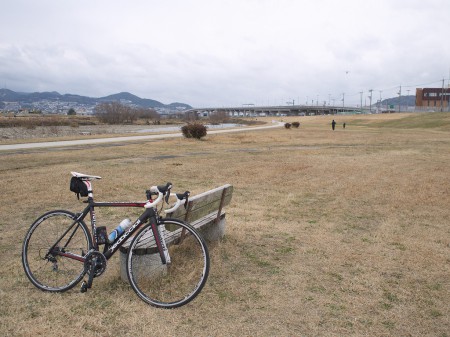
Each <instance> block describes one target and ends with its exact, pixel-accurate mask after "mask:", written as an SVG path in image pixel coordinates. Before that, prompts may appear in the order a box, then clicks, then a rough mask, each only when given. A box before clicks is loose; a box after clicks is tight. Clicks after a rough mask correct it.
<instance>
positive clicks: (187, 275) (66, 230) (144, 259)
mask: <svg viewBox="0 0 450 337" xmlns="http://www.w3.org/2000/svg"><path fill="white" fill-rule="evenodd" d="M71 174H72V176H73V177H72V180H71V190H72V191H74V190H73V189H72V183H74V184H75V185H77V192H76V193H77V196H78V197H79V194H81V196H82V197H85V196H87V200H84V201H83V202H84V203H87V206H86V207H85V208H84V210H83V211H82V212H80V213H76V214H75V213H72V212H70V211H67V210H54V211H50V212H47V213H45V214H43V215H41V216H40V217H39V218H37V219H36V220H35V221H34V222H33V224H32V225H31V227H30V229H29V230H28V232H27V234H26V235H25V239H24V242H23V247H22V264H23V267H24V270H25V273H26V275H27V277H28V279H29V280H30V281H31V283H32V284H33V285H34V286H36V287H37V288H39V289H41V290H43V291H49V292H64V291H67V290H69V289H72V288H73V287H74V286H76V285H77V284H78V283H79V282H80V281H81V280H82V279H83V277H84V276H85V275H87V276H88V278H87V281H86V280H84V281H83V282H82V285H81V292H86V291H87V290H88V289H89V288H91V287H92V283H93V280H94V278H96V277H98V276H100V275H101V274H103V272H104V271H105V270H106V266H107V261H108V260H109V259H110V258H111V256H113V255H114V253H116V252H117V250H119V249H120V248H121V247H122V246H123V245H124V243H125V242H127V241H129V242H131V243H130V244H129V247H128V253H127V255H126V256H127V257H126V271H127V277H128V281H129V283H130V285H131V287H132V289H133V290H134V292H135V293H136V294H137V295H138V296H139V298H140V299H142V300H143V301H144V302H146V303H147V304H150V305H152V306H154V307H159V308H168V309H169V308H176V307H180V306H182V305H185V304H187V303H189V302H190V301H192V300H193V299H194V298H195V297H196V296H197V295H198V294H199V293H200V291H201V290H202V288H203V286H204V285H205V283H206V280H207V278H208V274H209V268H210V260H209V253H208V248H207V246H206V243H205V241H204V239H203V238H202V236H201V235H200V234H199V233H198V231H197V230H196V229H195V228H194V227H193V226H191V225H190V224H188V223H186V222H184V221H180V220H176V219H170V218H163V217H162V216H161V215H160V214H159V213H160V212H161V211H162V206H161V209H160V210H158V208H157V206H158V204H159V203H160V202H161V201H163V205H164V203H166V204H168V201H169V197H170V196H175V197H176V202H175V205H174V206H173V207H172V208H170V209H166V211H165V212H166V213H170V212H173V211H174V210H175V209H176V208H178V207H179V206H180V205H181V204H183V201H184V205H185V207H186V203H187V200H188V197H189V192H188V191H186V192H185V193H183V194H176V193H171V188H172V185H171V183H167V184H166V185H164V186H152V187H151V188H150V189H149V190H147V191H146V197H147V199H146V201H144V202H96V201H94V194H93V190H92V182H93V181H94V180H98V179H101V177H99V176H93V175H87V174H82V173H78V172H71ZM96 207H143V208H144V212H143V213H142V214H141V215H140V216H139V217H138V219H137V220H135V221H134V223H132V224H131V226H130V227H128V229H126V230H125V231H124V232H123V233H122V234H121V235H119V236H118V237H117V238H116V239H115V241H113V242H112V243H110V242H108V240H107V238H106V227H100V226H97V223H96V217H95V208H96ZM88 214H89V215H90V220H91V230H89V228H88V226H87V225H86V223H85V222H84V219H85V217H86V216H87V215H88ZM102 245H103V252H100V246H102Z"/></svg>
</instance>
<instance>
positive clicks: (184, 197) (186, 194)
mask: <svg viewBox="0 0 450 337" xmlns="http://www.w3.org/2000/svg"><path fill="white" fill-rule="evenodd" d="M190 194H191V192H189V191H186V192H184V193H170V195H171V196H175V197H176V198H177V201H176V202H175V205H173V206H172V208H169V209H166V210H164V212H165V213H166V214H167V213H173V212H175V211H176V210H177V208H178V207H180V205H181V202H182V201H183V200H185V202H184V207H185V208H186V205H187V202H188V198H189V195H190Z"/></svg>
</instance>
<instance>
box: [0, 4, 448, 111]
mask: <svg viewBox="0 0 450 337" xmlns="http://www.w3.org/2000/svg"><path fill="white" fill-rule="evenodd" d="M3 7H4V8H6V9H7V12H8V13H9V15H8V16H7V17H6V16H5V18H4V20H2V21H0V86H1V87H4V86H5V87H8V88H9V89H12V90H16V91H43V90H49V91H53V90H57V91H59V92H61V93H67V92H70V93H74V94H82V95H89V96H103V95H108V94H112V93H115V92H118V91H129V92H132V93H134V94H136V95H139V96H141V97H145V98H152V99H157V100H159V101H162V102H164V103H170V102H173V101H183V102H186V103H189V104H191V105H194V106H205V105H212V106H223V105H241V104H244V103H255V104H285V102H286V101H287V100H290V101H291V100H292V99H294V100H295V101H296V102H300V103H304V102H305V101H306V99H307V97H308V100H309V101H311V100H312V99H314V100H316V99H317V96H318V97H319V100H320V101H324V100H328V98H329V97H333V98H335V99H336V100H338V99H340V98H341V97H342V93H343V92H345V93H346V97H348V100H347V98H346V102H348V103H352V104H357V103H358V102H359V97H360V96H359V92H360V91H365V92H367V91H368V90H369V89H374V90H383V96H384V97H392V96H395V95H396V92H397V91H398V86H399V85H403V86H407V85H410V86H411V87H409V89H410V90H412V92H413V91H414V89H415V88H414V87H413V86H414V85H416V84H419V85H422V84H429V85H431V86H433V85H441V83H442V82H439V81H441V80H442V78H443V77H449V70H450V44H449V43H448V36H447V35H448V31H449V30H450V29H449V28H450V26H449V23H448V13H450V2H448V1H446V0H432V1H428V2H427V3H426V5H424V3H423V2H421V1H406V0H404V1H403V0H379V1H377V2H374V3H367V2H364V3H362V2H360V1H358V0H343V1H341V2H336V1H332V0H316V1H313V2H305V1H293V0H264V1H262V0H246V1H240V0H239V1H238V0H230V1H219V0H209V1H207V0H185V1H182V0H174V1H170V2H161V1H153V0H149V1H140V0H139V1H133V2H125V1H114V2H111V1H106V0H99V1H95V2H92V1H87V0H81V1H73V0H67V1H64V2H60V1H52V0H42V1H39V2H28V1H24V0H15V1H6V4H4V5H3ZM347 71H349V72H348V73H347ZM412 92H411V93H412Z"/></svg>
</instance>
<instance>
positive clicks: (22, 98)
mask: <svg viewBox="0 0 450 337" xmlns="http://www.w3.org/2000/svg"><path fill="white" fill-rule="evenodd" d="M41 100H49V101H60V102H74V103H79V104H93V105H94V104H97V103H102V102H114V101H116V102H121V101H122V102H128V103H131V104H134V105H137V106H139V107H142V108H168V109H176V108H186V109H191V108H192V107H191V106H190V105H188V104H185V103H170V104H163V103H161V102H158V101H155V100H153V99H146V98H140V97H138V96H135V95H133V94H130V93H129V92H121V93H118V94H114V95H109V96H105V97H99V98H94V97H87V96H80V95H74V94H64V95H61V94H60V93H58V92H56V91H52V92H33V93H24V92H15V91H12V90H9V89H0V102H18V103H19V102H20V103H33V102H38V101H41ZM0 107H1V104H0Z"/></svg>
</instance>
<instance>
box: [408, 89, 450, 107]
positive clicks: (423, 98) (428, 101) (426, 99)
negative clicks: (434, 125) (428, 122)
mask: <svg viewBox="0 0 450 337" xmlns="http://www.w3.org/2000/svg"><path fill="white" fill-rule="evenodd" d="M449 101H450V88H417V89H416V107H426V108H440V107H441V106H442V107H443V108H448V107H449Z"/></svg>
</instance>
